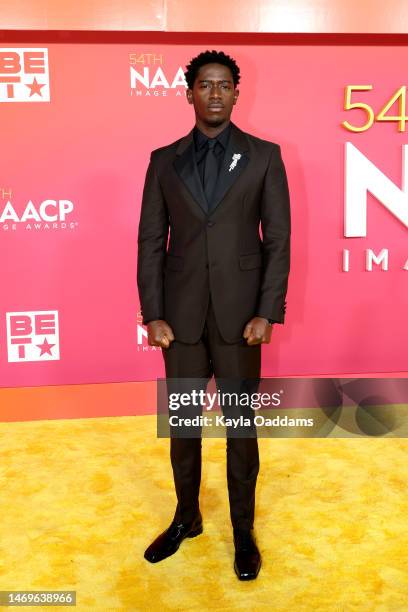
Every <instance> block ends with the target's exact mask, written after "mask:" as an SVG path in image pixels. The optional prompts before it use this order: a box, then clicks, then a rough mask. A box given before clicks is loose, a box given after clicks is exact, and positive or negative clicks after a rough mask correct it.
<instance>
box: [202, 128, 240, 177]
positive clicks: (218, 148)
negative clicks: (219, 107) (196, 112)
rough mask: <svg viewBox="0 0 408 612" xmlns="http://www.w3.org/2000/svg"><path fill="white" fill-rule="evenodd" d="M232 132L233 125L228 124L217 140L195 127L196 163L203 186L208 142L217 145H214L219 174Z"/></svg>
mask: <svg viewBox="0 0 408 612" xmlns="http://www.w3.org/2000/svg"><path fill="white" fill-rule="evenodd" d="M230 132H231V123H228V125H227V127H226V128H224V129H223V130H222V132H220V133H219V134H218V136H216V137H215V138H208V136H206V135H205V134H203V132H202V131H201V130H200V129H199V128H198V127H197V126H194V130H193V137H194V145H195V151H196V161H197V169H198V174H199V176H200V180H201V184H202V185H204V165H205V156H206V154H207V150H208V145H207V142H208V141H209V140H215V141H216V143H215V145H214V155H215V157H216V159H217V162H218V174H219V172H220V168H221V165H222V162H223V159H224V154H225V149H226V148H227V144H228V139H229V135H230Z"/></svg>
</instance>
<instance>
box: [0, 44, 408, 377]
mask: <svg viewBox="0 0 408 612" xmlns="http://www.w3.org/2000/svg"><path fill="white" fill-rule="evenodd" d="M204 48H205V47H202V46H191V45H185V46H183V45H163V44H161V45H152V46H149V45H139V44H138V45H131V44H110V45H109V44H106V45H104V44H49V45H45V44H44V45H39V44H36V45H27V46H25V47H24V46H21V45H20V46H18V47H17V46H16V45H14V46H13V45H8V46H7V47H5V46H3V47H2V48H0V130H1V135H2V148H1V172H0V256H1V262H2V266H1V269H2V291H1V298H0V377H1V378H0V385H1V386H3V387H15V386H36V385H58V384H78V383H96V382H112V381H117V382H120V381H137V380H152V379H155V378H156V377H158V376H163V375H164V368H163V364H162V356H161V352H160V350H159V349H154V348H152V347H148V345H147V342H146V330H145V328H144V327H143V326H142V325H141V317H140V307H139V302H138V295H137V285H136V264H137V228H138V220H139V210H140V203H141V195H142V189H143V181H144V176H145V172H146V168H147V164H148V160H149V155H150V151H151V150H152V149H153V148H156V147H159V146H163V145H165V144H168V143H170V142H172V141H174V140H176V139H177V138H180V137H181V136H183V135H184V134H186V133H187V132H188V131H189V130H190V129H191V127H192V126H193V124H194V114H193V108H192V107H191V106H190V105H188V104H187V101H186V98H185V83H184V81H183V75H182V71H183V69H184V68H185V65H186V63H188V61H189V60H190V58H191V57H193V56H194V55H196V54H197V53H199V52H200V51H202V50H203V49H204ZM217 48H220V47H219V46H218V47H217ZM222 49H223V50H224V51H225V52H227V53H230V54H231V55H232V56H233V57H234V58H235V59H236V60H237V62H238V63H239V65H240V68H241V73H242V80H241V84H240V86H239V88H240V97H239V101H238V104H237V106H236V107H235V109H234V113H233V116H232V120H233V121H234V122H235V123H236V124H237V125H238V126H239V127H241V129H243V130H245V131H248V132H251V133H253V134H255V135H257V136H259V137H261V138H265V139H268V140H272V141H274V142H277V143H279V144H280V145H281V148H282V155H283V159H284V161H285V165H286V169H287V174H288V179H289V186H290V193H291V203H292V219H293V233H292V253H293V256H292V268H291V275H290V282H289V291H288V296H287V311H286V322H285V325H284V326H279V325H276V326H275V328H274V331H273V340H272V342H271V344H270V345H269V346H264V347H263V371H262V373H263V375H264V376H274V375H279V376H285V375H298V374H313V375H317V374H336V373H362V374H363V373H368V372H394V371H406V370H408V367H407V365H408V361H407V348H406V347H407V345H408V324H407V312H408V290H407V282H408V247H407V231H408V230H407V227H408V174H407V173H408V151H407V154H405V148H404V147H405V146H406V145H405V143H406V142H408V138H407V135H406V124H405V118H406V115H407V111H406V108H405V103H406V74H405V65H406V64H405V59H407V60H408V49H407V48H405V47H395V46H394V47H387V46H378V47H376V46H367V47H363V46H358V47H353V46H339V47H336V46H312V45H305V46H290V45H288V46H261V45H257V46H249V45H248V46H233V45H226V46H224V47H222ZM344 122H347V123H346V124H344ZM407 146H408V145H407Z"/></svg>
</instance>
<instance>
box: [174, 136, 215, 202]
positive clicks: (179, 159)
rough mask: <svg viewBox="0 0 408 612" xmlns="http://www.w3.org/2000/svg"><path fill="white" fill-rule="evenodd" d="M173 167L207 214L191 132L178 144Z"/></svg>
mask: <svg viewBox="0 0 408 612" xmlns="http://www.w3.org/2000/svg"><path fill="white" fill-rule="evenodd" d="M173 166H174V168H175V170H176V172H177V174H178V175H179V177H180V178H181V180H182V181H183V183H184V184H185V186H186V187H187V189H188V190H189V192H190V193H191V195H192V196H193V198H194V200H195V201H196V202H197V203H198V204H199V206H200V207H201V208H202V209H203V211H204V212H205V213H206V214H207V213H208V205H207V199H206V197H205V193H204V189H203V186H202V184H201V181H200V176H199V174H198V170H197V163H196V156H195V148H194V139H193V130H191V131H190V132H189V133H188V134H187V136H184V138H182V139H181V141H180V142H179V145H178V147H177V151H176V159H175V160H174V161H173Z"/></svg>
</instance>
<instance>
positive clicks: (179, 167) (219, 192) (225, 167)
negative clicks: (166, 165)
mask: <svg viewBox="0 0 408 612" xmlns="http://www.w3.org/2000/svg"><path fill="white" fill-rule="evenodd" d="M234 154H236V155H240V157H239V159H237V160H236V164H234V165H233V167H231V163H232V162H233V155H234ZM248 162H249V155H248V143H247V139H246V136H245V133H244V132H243V131H242V130H240V129H239V128H238V127H237V126H236V125H235V124H234V123H232V121H231V133H230V137H229V141H228V144H227V148H226V151H225V156H224V160H223V163H222V167H221V169H220V174H219V176H218V180H217V184H216V188H215V192H214V195H213V197H212V201H211V211H210V212H211V213H212V212H213V211H214V210H215V208H216V207H217V206H218V205H219V204H220V202H221V201H222V200H223V199H224V197H225V196H226V194H227V192H228V191H229V190H230V189H231V187H232V186H233V184H234V183H235V181H236V180H237V179H238V177H239V176H240V175H241V173H242V172H243V170H244V169H245V167H246V165H247V164H248ZM173 166H174V168H175V170H176V172H177V174H178V176H179V177H180V179H181V180H182V181H183V183H184V184H185V186H186V187H187V189H188V190H189V192H190V193H191V195H192V196H193V198H194V200H195V201H196V202H197V204H198V205H199V206H200V207H201V209H202V210H203V211H204V212H205V213H206V214H208V208H209V207H208V204H207V199H206V197H205V193H204V190H203V186H202V184H201V181H200V176H199V174H198V170H197V164H196V157H195V147H194V139H193V130H190V132H189V133H188V134H187V135H186V136H184V138H182V139H181V140H180V142H179V144H178V147H177V150H176V158H175V159H174V161H173ZM230 168H231V169H230Z"/></svg>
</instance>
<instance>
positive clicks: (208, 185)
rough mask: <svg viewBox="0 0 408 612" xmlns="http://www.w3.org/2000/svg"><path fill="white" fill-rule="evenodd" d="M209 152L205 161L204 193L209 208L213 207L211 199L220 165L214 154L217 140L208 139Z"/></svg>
mask: <svg viewBox="0 0 408 612" xmlns="http://www.w3.org/2000/svg"><path fill="white" fill-rule="evenodd" d="M207 144H208V150H207V153H206V156H205V161H204V193H205V196H206V198H207V202H208V208H210V206H211V197H212V195H213V193H214V188H215V184H216V182H217V176H218V163H217V158H216V156H215V153H214V147H215V145H216V144H217V139H216V138H212V139H210V138H209V139H208V141H207Z"/></svg>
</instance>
